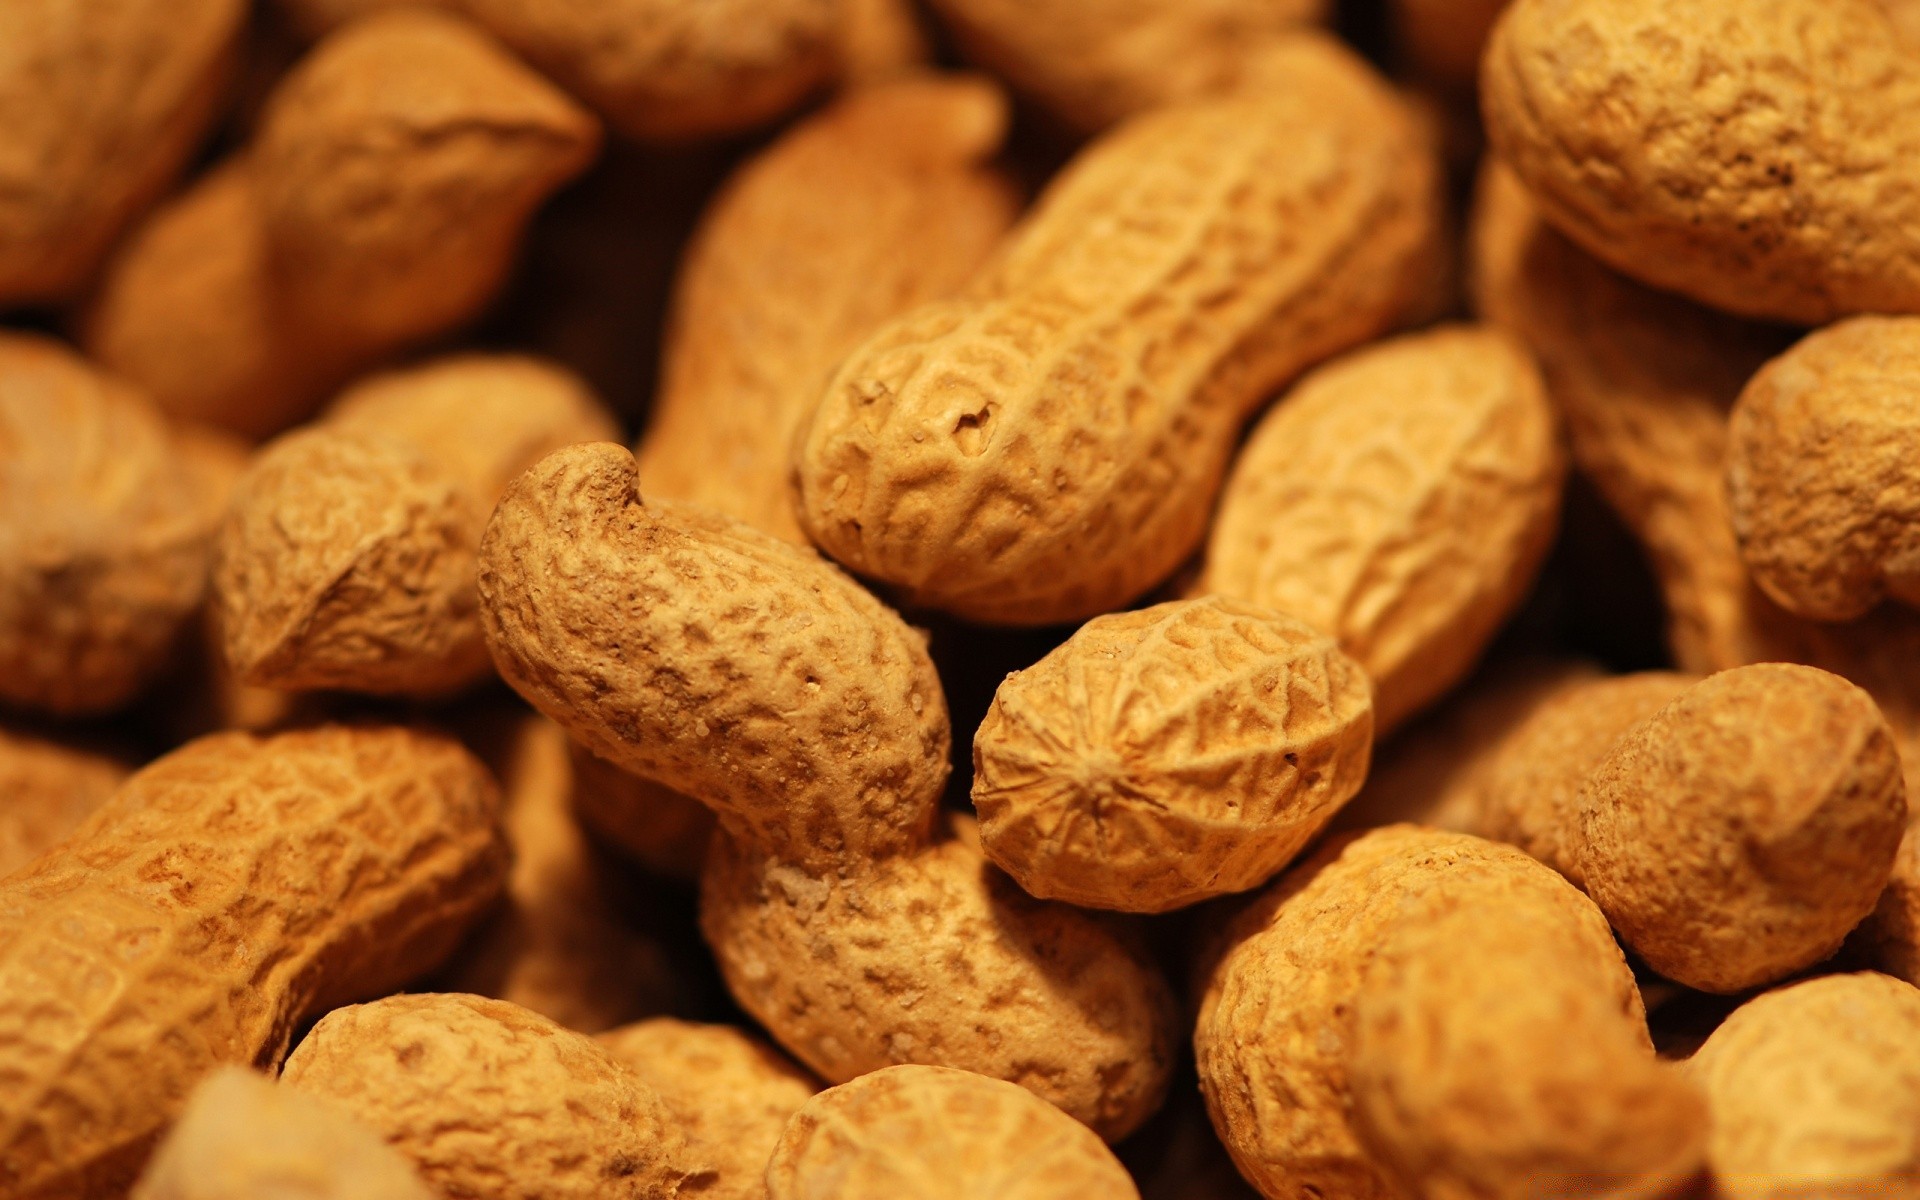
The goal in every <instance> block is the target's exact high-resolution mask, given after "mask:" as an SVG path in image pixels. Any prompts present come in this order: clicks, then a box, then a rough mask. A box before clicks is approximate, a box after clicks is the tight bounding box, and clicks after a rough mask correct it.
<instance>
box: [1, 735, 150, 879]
mask: <svg viewBox="0 0 1920 1200" xmlns="http://www.w3.org/2000/svg"><path fill="white" fill-rule="evenodd" d="M127 775H128V771H127V768H126V767H124V766H122V765H121V764H120V763H119V762H116V761H115V760H114V759H111V758H108V757H107V756H106V755H103V754H96V753H92V752H89V751H86V750H83V749H79V748H76V747H71V746H65V745H62V744H60V743H58V742H54V741H49V740H47V739H45V738H39V737H34V736H32V735H30V734H25V733H17V732H14V731H13V730H8V729H0V796H4V797H6V802H5V803H4V804H3V805H0V878H4V877H5V876H8V875H11V874H13V873H14V872H15V871H18V870H19V869H20V868H22V867H24V866H26V865H27V864H28V863H30V862H32V861H33V860H34V859H36V858H39V857H40V856H41V855H42V854H45V853H46V852H47V851H48V850H51V849H52V848H53V847H54V846H56V845H58V844H59V843H60V842H61V840H62V839H64V838H65V837H66V836H67V835H68V834H70V833H72V832H73V831H74V830H75V829H76V828H78V827H79V825H80V822H82V821H84V820H86V819H87V817H88V815H89V814H91V813H92V812H93V810H95V809H97V808H99V807H100V806H101V805H102V804H105V803H106V802H107V798H108V797H110V796H112V795H113V792H114V789H116V788H118V787H119V786H120V784H121V783H122V782H123V781H125V779H126V777H127Z"/></svg>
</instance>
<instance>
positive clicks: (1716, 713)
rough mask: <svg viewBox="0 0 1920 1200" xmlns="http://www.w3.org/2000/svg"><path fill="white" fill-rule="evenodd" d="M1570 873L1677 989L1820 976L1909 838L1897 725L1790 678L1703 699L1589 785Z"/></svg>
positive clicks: (1747, 679) (1656, 720)
mask: <svg viewBox="0 0 1920 1200" xmlns="http://www.w3.org/2000/svg"><path fill="white" fill-rule="evenodd" d="M1578 803H1579V825H1578V831H1577V832H1576V833H1575V834H1574V835H1573V836H1572V837H1571V838H1568V839H1565V840H1566V841H1568V842H1570V843H1571V850H1572V859H1573V862H1574V865H1575V867H1576V869H1577V872H1578V877H1579V879H1580V881H1581V886H1582V887H1584V888H1585V889H1586V891H1587V893H1588V894H1589V895H1591V896H1592V897H1593V898H1594V901H1595V902H1596V903H1598V904H1599V905H1600V908H1601V911H1603V912H1605V913H1606V914H1607V919H1608V920H1609V921H1610V922H1612V924H1613V927H1614V928H1615V929H1616V930H1618V931H1619V933H1620V936H1621V938H1622V940H1624V941H1625V942H1626V943H1627V944H1628V945H1629V946H1631V947H1633V949H1634V950H1635V951H1636V952H1637V953H1638V954H1639V955H1640V956H1641V957H1642V958H1644V959H1645V960H1646V961H1647V964H1648V965H1649V966H1651V967H1652V968H1653V969H1654V970H1656V971H1658V972H1660V973H1661V974H1662V975H1665V976H1667V977H1668V978H1669V979H1672V980H1674V981H1675V982H1677V983H1682V984H1685V985H1687V986H1688V987H1693V988H1698V989H1700V990H1702V991H1711V992H1737V991H1741V990H1743V989H1746V988H1749V987H1753V986H1755V985H1757V984H1762V983H1768V982H1771V981H1773V980H1776V979H1780V978H1782V977H1784V976H1786V975H1788V974H1790V973H1792V972H1794V971H1797V970H1799V969H1801V968H1802V967H1807V966H1811V965H1812V964H1814V963H1816V962H1819V961H1820V960H1821V959H1823V958H1825V957H1827V956H1828V955H1829V954H1832V953H1833V952H1834V951H1835V950H1836V949H1838V948H1839V946H1840V943H1841V941H1842V940H1843V939H1844V938H1845V937H1846V935H1847V932H1848V931H1849V930H1851V929H1852V928H1853V927H1854V926H1855V925H1857V924H1859V923H1860V921H1861V919H1862V918H1864V917H1865V916H1866V915H1867V914H1868V913H1869V912H1871V911H1872V910H1873V907H1874V904H1875V902H1876V901H1877V900H1878V899H1879V897H1880V893H1881V890H1882V889H1883V888H1884V887H1885V886H1886V883H1887V879H1888V876H1889V874H1890V872H1891V870H1892V867H1893V859H1894V854H1895V851H1896V850H1897V849H1898V847H1899V843H1900V836H1901V833H1902V832H1903V831H1904V829H1905V828H1906V818H1907V805H1906V793H1905V787H1904V784H1903V782H1902V780H1901V777H1900V757H1899V753H1898V751H1897V750H1896V748H1895V745H1894V740H1893V733H1892V731H1891V730H1890V729H1889V728H1888V727H1887V722H1886V718H1884V717H1883V716H1881V714H1880V710H1879V709H1877V708H1876V707H1874V703H1873V701H1872V699H1871V698H1869V697H1868V695H1867V694H1866V693H1865V692H1863V691H1861V690H1860V689H1859V688H1857V687H1855V686H1853V685H1852V684H1850V683H1848V682H1846V681H1845V680H1843V679H1841V678H1840V677H1838V676H1836V675H1831V674H1828V673H1827V672H1825V671H1820V670H1816V669H1814V668H1812V667H1802V666H1791V665H1787V664H1782V663H1771V664H1761V665H1758V666H1751V667H1740V668H1737V669H1735V670H1731V671H1723V672H1721V673H1720V674H1718V675H1713V676H1709V677H1708V678H1706V679H1704V680H1702V681H1701V682H1699V683H1696V684H1694V685H1693V686H1692V687H1690V688H1688V689H1687V690H1686V691H1685V692H1683V693H1681V695H1680V696H1679V697H1678V698H1676V699H1675V700H1673V701H1672V702H1671V703H1669V704H1667V705H1666V706H1665V707H1664V708H1662V709H1661V710H1660V711H1659V712H1658V713H1656V714H1655V715H1654V716H1653V717H1652V718H1650V719H1649V720H1647V721H1646V722H1644V723H1643V724H1641V725H1640V726H1638V727H1637V728H1635V729H1634V730H1632V731H1631V732H1629V733H1627V734H1626V735H1625V736H1624V737H1621V738H1620V739H1619V740H1618V741H1616V742H1615V743H1614V744H1613V747H1612V749H1610V750H1609V751H1607V753H1606V756H1605V758H1603V759H1602V760H1601V761H1600V763H1599V765H1598V766H1597V767H1596V768H1595V769H1594V771H1593V773H1592V774H1591V775H1590V776H1588V778H1587V781H1586V782H1585V783H1584V784H1583V785H1582V786H1581V789H1580V795H1579V802H1578Z"/></svg>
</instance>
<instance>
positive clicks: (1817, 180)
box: [1482, 0, 1920, 325]
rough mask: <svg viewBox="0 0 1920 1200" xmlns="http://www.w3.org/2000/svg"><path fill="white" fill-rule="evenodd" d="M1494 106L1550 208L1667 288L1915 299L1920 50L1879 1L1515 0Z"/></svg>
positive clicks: (1805, 301) (1809, 300) (1770, 314)
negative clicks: (1899, 33) (1901, 35)
mask: <svg viewBox="0 0 1920 1200" xmlns="http://www.w3.org/2000/svg"><path fill="white" fill-rule="evenodd" d="M1654 46H1657V47H1658V48H1659V49H1658V51H1657V52H1649V49H1648V48H1649V47H1654ZM1755 97H1766V98H1767V102H1766V103H1764V104H1755V103H1754V98H1755ZM1482 106H1483V108H1484V110H1485V114H1486V121H1487V132H1488V135H1489V137H1490V139H1491V140H1492V142H1493V145H1494V146H1495V147H1496V148H1497V149H1498V150H1499V152H1500V155H1501V157H1502V158H1504V159H1505V160H1506V161H1507V162H1508V163H1509V164H1510V165H1511V166H1512V167H1513V168H1514V170H1515V171H1517V172H1518V173H1519V175H1520V177H1521V178H1523V179H1525V180H1526V182H1527V185H1528V186H1529V187H1530V188H1531V189H1532V190H1533V192H1534V194H1535V195H1536V197H1537V198H1538V199H1539V201H1540V204H1541V206H1542V209H1543V211H1544V212H1545V213H1546V214H1547V216H1548V218H1549V219H1550V220H1551V221H1552V222H1553V223H1554V225H1555V226H1556V227H1558V228H1559V229H1560V230H1561V231H1562V232H1564V233H1565V234H1566V235H1567V236H1568V237H1570V238H1572V239H1573V240H1574V241H1576V242H1578V243H1579V244H1580V245H1581V246H1582V248H1584V249H1586V250H1587V251H1588V252H1590V253H1591V254H1593V255H1594V256H1595V257H1597V258H1599V259H1601V260H1602V261H1604V262H1607V263H1608V264H1610V265H1612V266H1613V267H1615V268H1617V269H1618V270H1621V271H1624V272H1626V273H1627V274H1629V275H1632V276H1634V277H1635V278H1637V279H1640V280H1643V281H1644V282H1646V283H1648V284H1651V285H1652V286H1654V287H1657V288H1660V289H1663V290H1666V291H1673V292H1679V293H1680V294H1682V295H1685V296H1689V297H1692V298H1693V299H1695V300H1698V301H1700V302H1702V303H1704V304H1709V305H1712V306H1714V307H1715V308H1719V309H1723V310H1725V311H1727V312H1731V313H1736V314H1740V315H1744V316H1751V317H1763V318H1770V319H1774V320H1781V321H1792V322H1795V323H1799V324H1809V325H1813V324H1822V323H1825V322H1827V321H1831V320H1833V319H1834V318H1835V317H1839V316H1844V315H1847V314H1849V313H1856V312H1883V313H1898V312H1914V311H1920V233H1916V232H1915V231H1916V230H1920V168H1916V167H1915V165H1914V163H1915V156H1916V152H1920V60H1916V59H1915V57H1914V55H1913V51H1912V49H1911V48H1909V47H1907V46H1905V45H1903V44H1902V43H1901V42H1900V41H1899V40H1898V39H1897V38H1896V37H1895V35H1894V31H1893V27H1892V25H1891V24H1890V23H1889V21H1888V20H1887V17H1886V15H1885V14H1884V13H1883V12H1882V10H1881V9H1880V7H1879V5H1878V4H1876V3H1874V0H1766V2H1765V3H1745V4H1723V3H1720V0H1517V2H1516V3H1515V4H1513V5H1512V6H1511V7H1510V8H1509V9H1508V10H1507V13H1506V15H1505V17H1503V18H1502V20H1501V21H1500V23H1499V24H1498V25H1497V26H1496V27H1495V32H1494V35H1493V39H1492V41H1491V43H1490V44H1489V46H1488V48H1487V57H1486V68H1485V71H1484V73H1483V77H1482Z"/></svg>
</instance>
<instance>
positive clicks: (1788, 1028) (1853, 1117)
mask: <svg viewBox="0 0 1920 1200" xmlns="http://www.w3.org/2000/svg"><path fill="white" fill-rule="evenodd" d="M1687 1069H1688V1072H1689V1073H1690V1074H1691V1075H1692V1076H1693V1078H1694V1079H1695V1080H1697V1081H1698V1082H1699V1084H1700V1087H1701V1088H1702V1089H1703V1090H1704V1091H1705V1092H1706V1095H1707V1100H1708V1102H1709V1103H1710V1104H1711V1105H1712V1109H1713V1137H1712V1140H1711V1141H1710V1142H1709V1147H1708V1151H1709V1156H1710V1159H1711V1162H1712V1166H1713V1176H1714V1183H1715V1185H1716V1188H1717V1194H1719V1195H1722V1196H1726V1197H1728V1198H1729V1200H1774V1198H1776V1197H1779V1198H1785V1197H1804V1196H1831V1197H1844V1196H1857V1197H1862V1198H1865V1197H1875V1196H1906V1195H1912V1194H1913V1193H1914V1192H1915V1191H1916V1190H1920V990H1915V988H1914V987H1913V985H1911V984H1908V983H1902V982H1901V981H1899V980H1897V979H1890V978H1888V977H1887V976H1885V975H1877V974H1874V973H1873V972H1871V971H1867V972H1861V973H1860V974H1857V975H1829V976H1826V977H1824V978H1820V979H1809V980H1806V981H1804V982H1801V983H1795V984H1792V985H1790V986H1787V987H1783V988H1779V989H1776V990H1774V991H1771V992H1768V993H1766V994H1765V995H1763V996H1759V997H1757V998H1755V999H1753V1000H1749V1001H1747V1003H1745V1004H1743V1005H1741V1006H1740V1007H1739V1008H1738V1009H1736V1010H1735V1011H1734V1013H1733V1015H1732V1016H1730V1017H1728V1018H1727V1019H1726V1021H1725V1022H1724V1023H1723V1024H1722V1025H1721V1026H1720V1027H1719V1028H1718V1029H1716V1030H1714V1032H1713V1036H1711V1037H1709V1038H1708V1039H1707V1041H1706V1044H1705V1045H1703V1046H1701V1047H1700V1050H1699V1052H1698V1053H1696V1054H1695V1055H1694V1056H1693V1058H1692V1059H1691V1060H1689V1061H1688V1063H1687Z"/></svg>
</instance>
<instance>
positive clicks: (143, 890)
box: [0, 726, 507, 1200]
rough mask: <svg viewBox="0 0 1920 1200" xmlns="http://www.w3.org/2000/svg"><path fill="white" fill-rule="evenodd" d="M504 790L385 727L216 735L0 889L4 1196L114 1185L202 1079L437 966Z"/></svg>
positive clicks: (493, 888)
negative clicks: (317, 1016)
mask: <svg viewBox="0 0 1920 1200" xmlns="http://www.w3.org/2000/svg"><path fill="white" fill-rule="evenodd" d="M498 821H499V794H498V790H497V788H496V786H495V784H494V782H493V780H492V779H490V778H489V777H488V776H487V773H486V770H485V769H484V768H483V767H481V765H480V764H479V763H478V762H476V761H475V760H474V759H473V758H472V756H470V755H469V754H467V753H466V752H465V751H464V750H462V749H461V748H460V747H459V746H458V745H457V744H455V743H453V742H450V741H447V740H446V739H443V738H440V737H435V736H431V735H427V734H423V733H414V732H410V731H408V730H404V729H399V728H380V727H371V726H369V727H361V728H346V727H323V728H318V729H313V730H308V731H303V732H298V733H286V734H280V735H277V736H274V737H267V738H256V737H252V736H249V735H245V734H219V735H215V736H212V737H207V738H202V739H200V740H199V741H196V742H193V743H190V744H189V745H187V746H185V747H184V748H182V749H180V750H176V751H174V752H173V753H172V754H169V755H167V756H165V757H163V758H161V759H160V760H158V761H157V762H155V763H153V764H152V765H151V766H149V767H147V768H146V769H145V770H143V771H140V772H139V773H138V774H136V775H134V776H133V777H132V778H131V779H129V780H128V781H127V782H126V784H125V785H123V786H122V787H121V788H120V790H119V791H118V792H117V793H115V795H114V797H113V798H112V799H111V800H109V801H108V802H107V803H106V805H104V806H103V807H102V808H100V809H99V810H98V811H96V812H95V813H94V814H93V816H91V817H89V818H88V819H87V821H86V822H85V823H84V824H82V825H81V826H80V828H79V830H78V831H76V832H75V833H74V835H73V836H72V838H70V839H69V840H68V841H67V842H66V843H65V844H63V845H62V846H61V847H60V848H58V849H57V850H55V851H54V852H52V853H50V854H47V855H45V856H43V857H42V858H40V859H39V860H38V861H36V862H35V863H34V864H33V865H31V866H29V867H27V868H26V869H25V870H23V871H20V872H17V873H15V874H14V875H11V876H9V877H7V878H6V879H5V880H4V881H0V1080H5V1081H6V1089H5V1094H6V1097H7V1100H6V1103H5V1104H4V1105H0V1193H4V1194H6V1195H7V1196H9V1197H17V1198H18V1200H41V1198H52V1197H79V1196H83V1195H99V1194H113V1189H118V1188H124V1187H125V1186H126V1185H127V1184H128V1183H130V1182H131V1181H132V1178H133V1175H134V1173H135V1172H136V1171H137V1170H138V1169H139V1167H140V1164H141V1162H142V1161H143V1160H144V1158H145V1157H146V1154H147V1152H148V1150H149V1149H151V1147H152V1145H153V1142H154V1139H155V1138H157V1137H158V1136H159V1135H160V1133H161V1132H162V1131H163V1129H164V1128H165V1126H166V1125H167V1123H168V1122H169V1121H170V1120H172V1119H173V1117H174V1116H175V1115H176V1114H177V1113H178V1111H179V1110H180V1107H181V1106H182V1104H183V1103H184V1102H185V1100H186V1093H187V1091H188V1090H189V1089H190V1088H191V1087H192V1085H193V1084H194V1082H195V1081H197V1080H198V1079H199V1078H200V1077H201V1076H203V1075H205V1074H206V1073H207V1072H209V1071H210V1070H212V1069H213V1068H214V1067H215V1066H217V1065H219V1064H221V1063H223V1062H224V1063H240V1064H247V1063H251V1064H254V1065H258V1066H271V1065H272V1064H274V1063H276V1062H277V1061H278V1060H279V1059H280V1056H281V1055H282V1054H284V1053H285V1051H286V1047H287V1042H288V1040H289V1039H290V1038H291V1037H292V1036H293V1033H294V1030H295V1029H296V1028H297V1027H298V1026H299V1024H300V1022H301V1021H302V1020H303V1019H305V1018H306V1017H308V1016H309V1015H311V1014H313V1013H317V1012H324V1011H326V1010H327V1009H329V1008H332V1007H333V1006H335V1005H338V1004H344V1003H348V1002H351V1001H353V1000H356V999H360V998H362V997H365V996H377V995H382V994H385V993H387V992H391V991H393V990H394V989H396V988H399V987H402V986H404V985H405V984H406V983H407V982H408V981H409V980H410V979H413V978H415V977H417V976H418V975H420V974H422V973H423V972H425V971H428V970H431V969H432V968H433V967H434V966H435V965H437V964H438V963H439V962H440V961H441V960H443V959H444V958H445V956H446V955H447V953H448V952H449V951H450V950H452V948H453V945H454V943H455V942H456V941H457V940H458V938H459V937H460V936H461V934H463V933H464V932H465V931H466V929H467V927H468V926H469V925H470V924H471V923H472V921H473V920H474V918H476V917H477V916H478V915H479V914H480V913H481V911H482V910H484V909H485V907H486V906H487V904H488V903H489V902H490V901H491V900H492V899H493V897H494V896H495V894H496V893H497V892H498V891H499V888H500V882H501V879H502V878H503V876H504V875H505V874H506V868H507V862H506V859H507V851H506V846H505V843H504V841H503V840H502V838H501V836H500V828H499V824H498Z"/></svg>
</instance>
